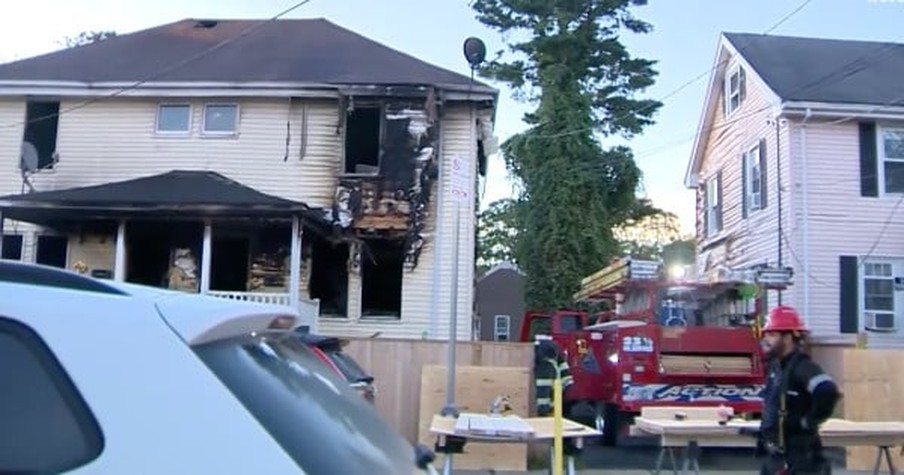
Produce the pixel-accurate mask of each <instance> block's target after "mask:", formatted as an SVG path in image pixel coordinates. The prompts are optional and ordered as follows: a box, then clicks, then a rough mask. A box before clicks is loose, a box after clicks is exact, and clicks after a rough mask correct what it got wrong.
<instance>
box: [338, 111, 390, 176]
mask: <svg viewBox="0 0 904 475" xmlns="http://www.w3.org/2000/svg"><path fill="white" fill-rule="evenodd" d="M382 115H383V109H382V108H381V107H379V106H366V107H361V106H356V107H354V108H353V109H352V110H350V111H349V112H348V114H347V115H346V118H345V173H358V174H371V175H375V174H377V173H378V172H379V170H380V124H381V122H382Z"/></svg>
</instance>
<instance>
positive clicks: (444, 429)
mask: <svg viewBox="0 0 904 475" xmlns="http://www.w3.org/2000/svg"><path fill="white" fill-rule="evenodd" d="M523 421H524V422H525V423H527V424H528V425H530V426H531V427H532V428H533V434H531V435H530V439H532V440H534V441H547V442H548V441H550V440H552V439H553V438H554V436H555V419H553V418H552V417H528V418H524V419H523ZM455 425H456V420H455V419H453V418H451V417H443V416H440V415H435V416H433V422H432V423H431V424H430V432H431V433H433V434H442V435H456V433H455ZM600 435H602V434H601V433H600V432H599V431H597V430H596V429H592V428H590V427H587V426H585V425H583V424H579V423H577V422H574V421H572V420H569V419H564V420H563V421H562V437H565V438H575V437H599V436H600ZM473 437H474V439H477V440H481V441H485V442H491V441H495V442H505V439H502V438H500V437H481V436H480V435H476V434H475V435H473Z"/></svg>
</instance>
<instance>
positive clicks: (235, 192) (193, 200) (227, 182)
mask: <svg viewBox="0 0 904 475" xmlns="http://www.w3.org/2000/svg"><path fill="white" fill-rule="evenodd" d="M0 212H2V214H3V217H4V218H9V219H14V220H17V221H25V222H32V223H43V222H50V221H72V220H77V219H112V218H125V217H153V216H159V217H167V216H170V217H195V218H198V217H211V218H216V217H224V218H243V217H244V218H252V217H260V218H279V217H282V218H288V217H291V216H307V217H315V216H317V214H318V213H316V211H315V210H313V209H311V208H309V207H308V206H307V205H306V204H304V203H301V202H297V201H292V200H287V199H285V198H280V197H277V196H273V195H268V194H265V193H262V192H260V191H257V190H255V189H253V188H251V187H248V186H246V185H243V184H241V183H239V182H237V181H235V180H232V179H230V178H227V177H225V176H223V175H221V174H219V173H217V172H213V171H201V170H197V171H196V170H173V171H169V172H166V173H161V174H157V175H150V176H144V177H140V178H135V179H131V180H125V181H118V182H111V183H105V184H101V185H94V186H84V187H76V188H68V189H63V190H55V191H41V192H34V193H26V194H20V195H7V196H0Z"/></svg>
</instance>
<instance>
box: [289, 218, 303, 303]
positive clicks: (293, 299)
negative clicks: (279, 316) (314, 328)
mask: <svg viewBox="0 0 904 475" xmlns="http://www.w3.org/2000/svg"><path fill="white" fill-rule="evenodd" d="M300 286H301V222H300V220H299V219H298V216H293V217H292V242H291V251H290V254H289V306H291V307H292V308H293V309H295V310H298V304H299V295H298V287H300Z"/></svg>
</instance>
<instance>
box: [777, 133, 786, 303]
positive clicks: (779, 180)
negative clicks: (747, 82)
mask: <svg viewBox="0 0 904 475" xmlns="http://www.w3.org/2000/svg"><path fill="white" fill-rule="evenodd" d="M780 127H781V120H780V119H779V118H778V117H776V118H775V177H776V194H777V196H778V203H777V205H778V266H779V268H781V267H782V263H783V262H784V260H783V259H782V257H783V256H782V251H783V250H784V247H783V246H782V241H784V239H785V235H784V230H783V229H782V147H781V143H780V141H779V135H780V133H779V130H780ZM777 294H778V304H779V305H781V304H782V291H781V290H779V291H778V292H777Z"/></svg>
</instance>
